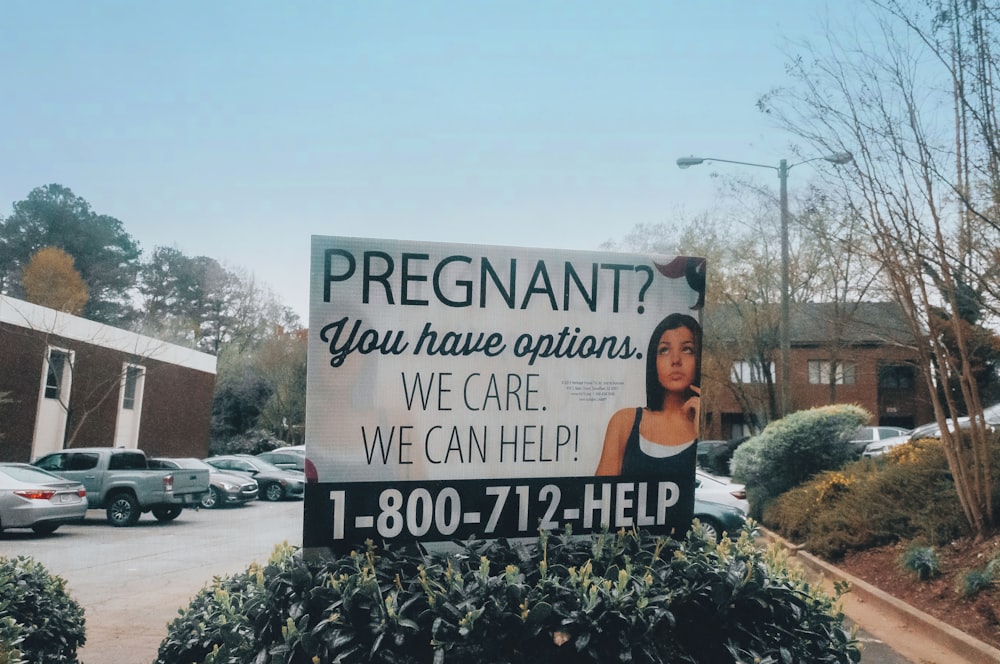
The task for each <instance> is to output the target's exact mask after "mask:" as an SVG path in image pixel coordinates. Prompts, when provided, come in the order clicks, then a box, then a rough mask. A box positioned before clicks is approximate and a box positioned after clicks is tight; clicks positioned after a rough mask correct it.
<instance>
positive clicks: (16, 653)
mask: <svg viewBox="0 0 1000 664" xmlns="http://www.w3.org/2000/svg"><path fill="white" fill-rule="evenodd" d="M22 641H24V630H23V629H22V628H21V625H20V624H18V622H17V621H16V620H14V618H12V617H11V616H4V617H3V618H0V664H26V662H25V660H24V658H23V653H22V652H21V649H20V648H19V647H18V646H19V644H20V643H21V642H22Z"/></svg>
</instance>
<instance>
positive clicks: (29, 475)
mask: <svg viewBox="0 0 1000 664" xmlns="http://www.w3.org/2000/svg"><path fill="white" fill-rule="evenodd" d="M0 473H3V474H5V475H7V476H8V477H11V478H13V479H15V480H18V481H20V482H37V483H39V484H51V483H52V482H65V481H66V480H64V479H63V478H61V477H59V476H58V475H53V474H52V473H47V472H45V471H44V470H41V469H39V468H29V467H27V466H0Z"/></svg>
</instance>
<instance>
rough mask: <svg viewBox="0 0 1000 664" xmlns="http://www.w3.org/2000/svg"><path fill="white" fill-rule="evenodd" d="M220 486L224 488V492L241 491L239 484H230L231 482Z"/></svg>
mask: <svg viewBox="0 0 1000 664" xmlns="http://www.w3.org/2000/svg"><path fill="white" fill-rule="evenodd" d="M219 486H221V487H222V488H223V490H224V491H239V490H240V487H239V485H238V484H230V483H229V482H222V483H221V484H220V485H219Z"/></svg>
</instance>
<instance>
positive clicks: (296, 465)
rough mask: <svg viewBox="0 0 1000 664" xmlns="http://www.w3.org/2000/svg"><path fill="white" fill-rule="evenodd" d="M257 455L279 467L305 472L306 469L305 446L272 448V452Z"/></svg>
mask: <svg viewBox="0 0 1000 664" xmlns="http://www.w3.org/2000/svg"><path fill="white" fill-rule="evenodd" d="M256 456H257V458H258V459H263V460H264V461H267V462H268V463H271V464H274V465H275V466H277V467H278V468H285V469H288V470H298V471H301V472H305V470H306V451H305V449H304V448H302V449H299V448H293V447H279V448H278V449H276V450H271V451H270V452H261V453H260V454H257V455H256Z"/></svg>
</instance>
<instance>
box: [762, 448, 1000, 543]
mask: <svg viewBox="0 0 1000 664" xmlns="http://www.w3.org/2000/svg"><path fill="white" fill-rule="evenodd" d="M994 467H995V468H996V469H997V470H998V471H1000V454H998V455H997V460H996V463H995V466H994ZM762 521H763V523H764V525H765V526H767V527H768V528H772V529H774V530H775V531H777V532H778V533H780V534H781V535H782V536H783V537H786V538H788V539H790V540H792V541H795V542H799V543H801V544H803V545H804V546H805V547H806V548H807V549H808V550H809V551H811V552H812V553H814V554H816V555H818V556H822V557H824V558H827V559H829V560H837V559H839V558H841V557H842V556H843V555H844V554H846V553H848V552H850V551H861V550H864V549H869V548H872V547H875V546H881V545H883V544H892V543H895V542H898V541H900V540H921V541H926V542H929V543H931V544H934V545H941V544H945V543H947V542H950V541H951V540H953V539H955V538H957V537H961V536H963V535H969V534H970V531H969V528H968V524H967V522H966V520H965V518H964V516H963V514H962V506H961V505H960V504H959V502H958V495H957V494H956V492H955V483H954V481H953V480H952V479H951V473H950V472H949V471H948V461H947V459H945V454H944V449H943V448H942V446H941V441H939V440H920V441H914V442H912V443H909V444H907V445H901V446H899V447H897V448H894V449H893V450H892V451H890V452H889V453H888V454H886V455H884V456H882V457H879V458H877V459H862V460H860V461H857V462H854V463H851V464H848V465H847V466H845V467H844V468H842V469H840V470H836V471H827V472H823V473H819V474H818V475H816V476H815V477H813V479H812V480H810V481H809V482H806V483H805V484H802V485H800V486H798V487H796V488H794V489H791V490H790V491H787V492H785V493H784V494H782V495H781V496H779V497H778V498H777V499H775V500H774V501H772V502H771V503H770V504H769V505H768V507H767V509H766V510H765V512H764V518H763V520H762Z"/></svg>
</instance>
